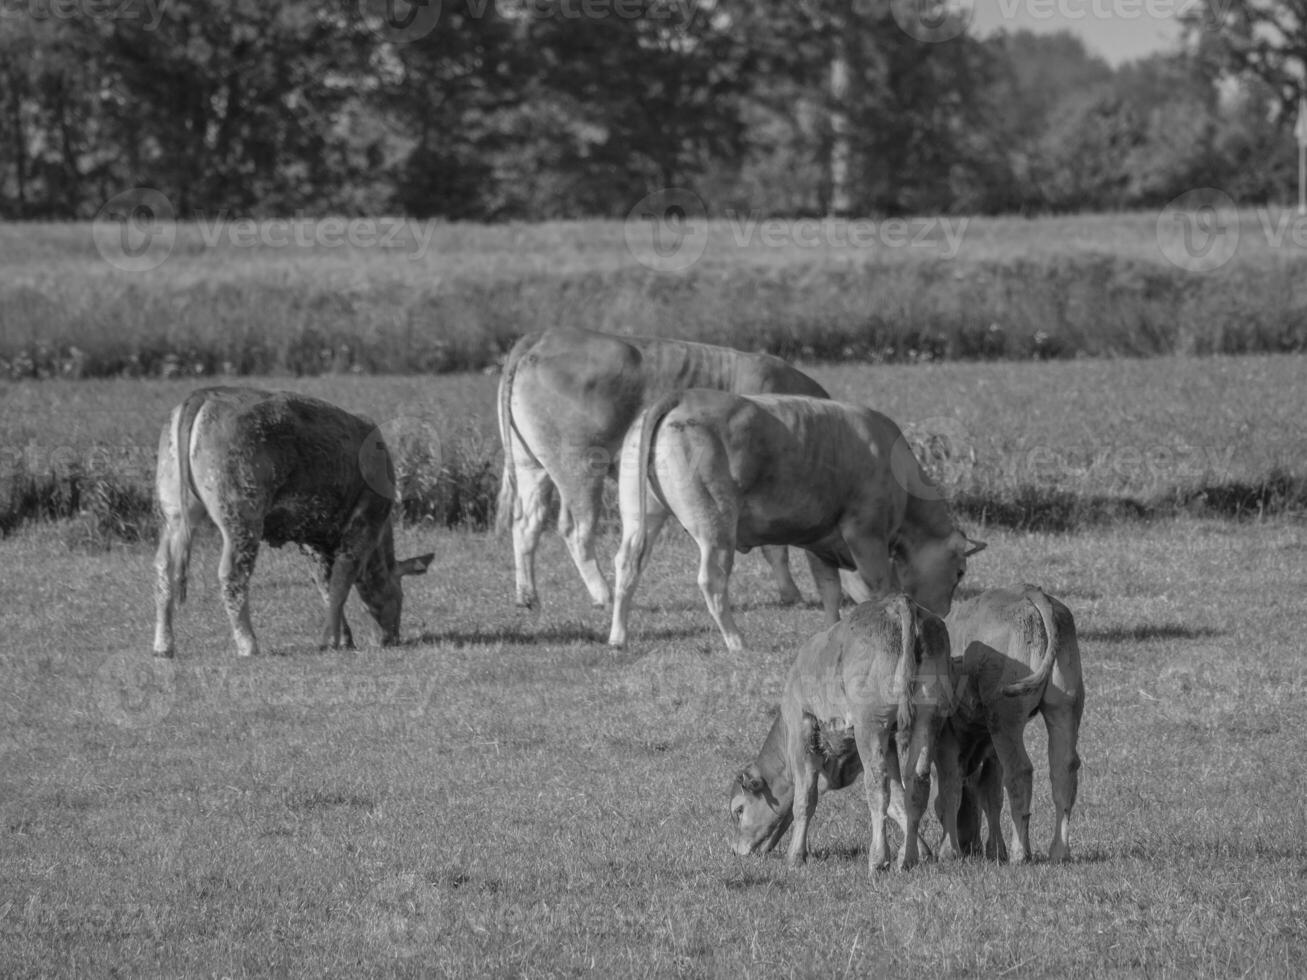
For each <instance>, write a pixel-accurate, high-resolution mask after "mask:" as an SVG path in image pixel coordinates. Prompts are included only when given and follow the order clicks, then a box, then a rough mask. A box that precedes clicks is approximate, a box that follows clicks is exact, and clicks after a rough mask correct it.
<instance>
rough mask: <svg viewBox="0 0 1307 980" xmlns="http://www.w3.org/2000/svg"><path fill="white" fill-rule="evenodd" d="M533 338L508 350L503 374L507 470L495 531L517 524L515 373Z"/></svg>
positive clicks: (501, 485) (501, 407) (502, 428)
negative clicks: (515, 518) (514, 431)
mask: <svg viewBox="0 0 1307 980" xmlns="http://www.w3.org/2000/svg"><path fill="white" fill-rule="evenodd" d="M532 339H533V338H529V337H523V338H522V339H521V340H519V341H518V342H517V343H516V344H514V345H513V349H512V350H510V351H509V352H508V358H507V360H505V361H504V370H503V373H502V374H500V376H499V399H498V406H497V407H498V415H499V441H500V443H501V444H502V445H503V447H504V473H503V476H502V478H501V479H500V481H499V501H498V503H497V504H496V505H495V531H496V533H498V534H503V533H504V532H505V531H507V530H508V529H509V528H511V527H512V526H513V516H514V514H515V513H516V511H517V470H516V469H515V467H514V466H513V408H512V401H513V376H514V375H515V374H516V373H517V365H518V363H519V362H520V361H521V360H522V352H523V351H525V350H526V348H527V347H528V346H529V344H530V343H531V341H532Z"/></svg>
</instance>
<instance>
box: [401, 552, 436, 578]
mask: <svg viewBox="0 0 1307 980" xmlns="http://www.w3.org/2000/svg"><path fill="white" fill-rule="evenodd" d="M435 558H436V553H435V552H434V551H432V552H430V553H429V554H425V555H418V556H417V557H416V558H405V559H404V560H403V561H400V562H396V563H395V574H396V575H422V574H424V573H425V572H426V570H427V569H428V568H430V567H431V563H432V562H433V561H434V560H435Z"/></svg>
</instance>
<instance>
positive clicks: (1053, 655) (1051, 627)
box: [1003, 586, 1057, 698]
mask: <svg viewBox="0 0 1307 980" xmlns="http://www.w3.org/2000/svg"><path fill="white" fill-rule="evenodd" d="M1025 598H1026V599H1027V600H1028V601H1029V602H1030V604H1031V605H1033V606H1034V607H1035V609H1036V611H1038V613H1039V618H1040V619H1041V620H1043V622H1044V633H1045V635H1046V636H1047V637H1048V643H1047V645H1046V646H1045V647H1044V658H1043V660H1041V661H1040V662H1039V666H1038V667H1037V668H1036V669H1035V671H1034V672H1033V673H1032V674H1030V675H1029V676H1028V677H1025V678H1023V679H1022V680H1019V681H1017V682H1016V683H1015V684H1009V685H1007V686H1006V687H1005V688H1003V693H1004V694H1005V695H1006V696H1008V697H1011V698H1015V697H1022V696H1023V695H1026V694H1033V693H1034V692H1036V691H1042V690H1043V689H1044V685H1045V684H1047V683H1048V678H1049V676H1050V675H1051V674H1052V673H1053V664H1054V663H1056V662H1057V625H1056V624H1055V623H1054V621H1053V607H1052V605H1051V604H1050V603H1049V601H1048V596H1046V595H1045V594H1044V592H1043V590H1042V589H1037V588H1035V587H1034V586H1027V588H1026V591H1025Z"/></svg>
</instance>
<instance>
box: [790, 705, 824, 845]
mask: <svg viewBox="0 0 1307 980" xmlns="http://www.w3.org/2000/svg"><path fill="white" fill-rule="evenodd" d="M795 727H796V728H797V729H798V731H797V733H796V736H795V737H792V738H791V739H790V744H789V746H788V752H789V756H790V772H792V773H793V774H794V827H793V830H792V832H791V836H790V850H789V853H788V854H787V855H786V861H787V863H788V864H789V865H790V867H792V868H793V867H797V866H798V865H800V864H803V863H804V862H805V861H807V860H808V826H809V824H810V823H811V822H812V815H813V814H814V813H816V811H817V777H818V776H819V775H820V774H821V765H822V757H821V755H820V754H818V753H816V752H814V751H813V745H814V736H815V735H816V731H815V729H816V722H815V721H814V720H813V718H812V716H811V715H804V716H803V718H802V720H801V721H800V722H799V724H798V725H796V726H795Z"/></svg>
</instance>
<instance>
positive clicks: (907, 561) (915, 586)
mask: <svg viewBox="0 0 1307 980" xmlns="http://www.w3.org/2000/svg"><path fill="white" fill-rule="evenodd" d="M985 547H986V545H985V542H983V541H973V540H971V539H970V538H968V537H967V536H966V535H965V534H963V533H962V532H961V531H959V530H958V529H957V528H953V529H952V530H951V531H950V533H949V534H947V535H945V536H943V537H939V536H935V535H930V534H926V533H917V534H910V533H909V534H904V535H902V536H901V537H899V538H898V539H897V540H896V541H895V542H894V545H893V548H892V549H891V557H892V558H893V566H894V578H895V580H896V581H895V586H896V587H897V588H899V589H901V590H902V591H904V592H906V593H907V594H908V595H910V596H912V598H913V599H915V600H916V601H917V602H919V603H920V604H921V605H923V606H925V607H926V608H927V609H929V610H930V611H931V612H933V613H934V614H935V615H936V616H947V615H948V613H949V610H950V609H951V608H952V607H953V593H954V592H955V591H956V590H957V587H958V583H960V582H961V581H962V576H963V575H965V574H966V573H967V559H968V558H970V557H971V556H972V555H974V554H976V553H977V552H979V551H983V550H984V549H985Z"/></svg>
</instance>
